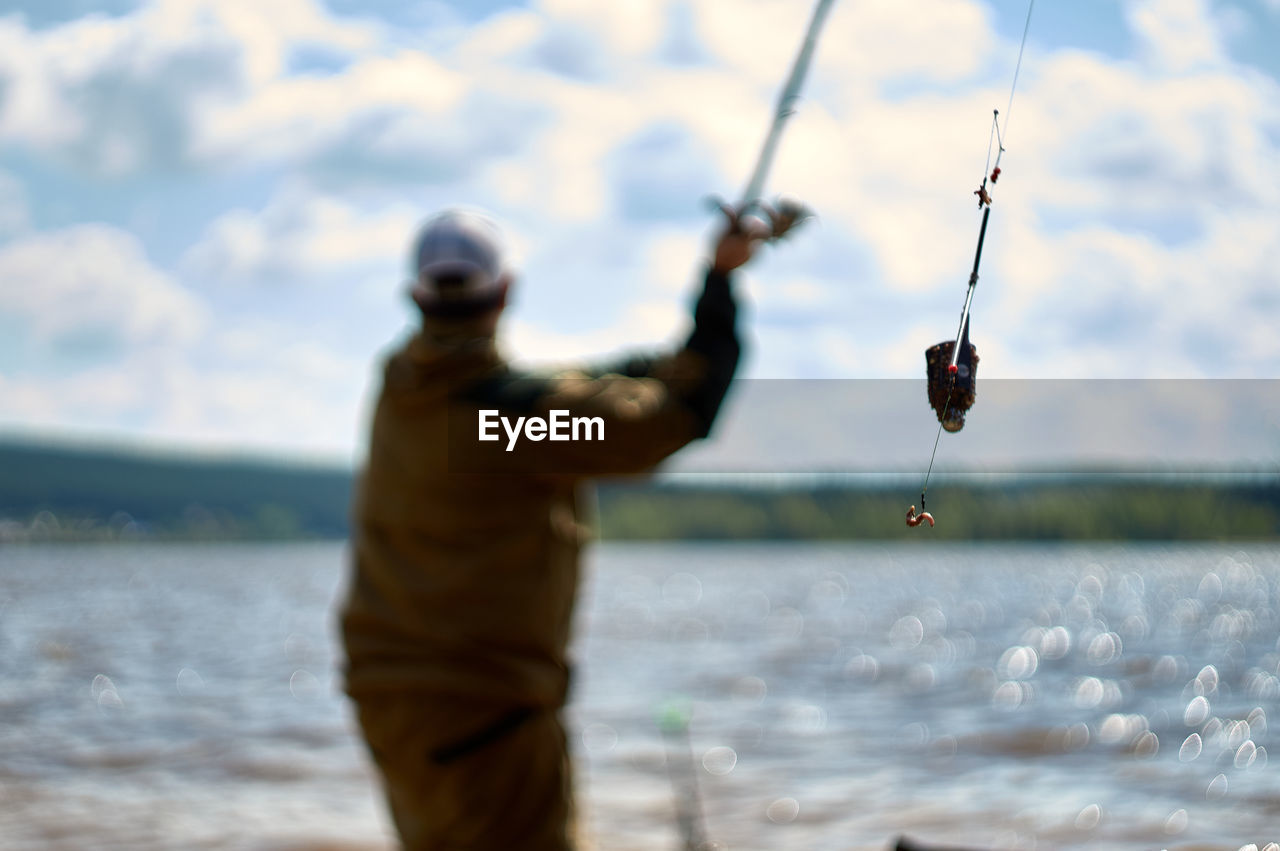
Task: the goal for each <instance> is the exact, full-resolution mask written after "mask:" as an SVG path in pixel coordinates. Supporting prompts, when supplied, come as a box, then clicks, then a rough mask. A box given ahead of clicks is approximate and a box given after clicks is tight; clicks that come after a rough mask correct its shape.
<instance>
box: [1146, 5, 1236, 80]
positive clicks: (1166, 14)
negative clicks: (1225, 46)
mask: <svg viewBox="0 0 1280 851" xmlns="http://www.w3.org/2000/svg"><path fill="white" fill-rule="evenodd" d="M1129 19H1130V23H1131V25H1132V26H1133V29H1134V32H1135V34H1136V35H1137V36H1138V37H1139V38H1140V39H1141V44H1142V49H1143V52H1144V54H1145V55H1146V58H1147V59H1148V60H1149V61H1150V62H1152V63H1154V64H1156V65H1158V66H1159V67H1161V68H1162V69H1164V70H1168V71H1173V72H1182V71H1187V70H1191V69H1193V68H1195V67H1197V66H1203V65H1210V64H1216V63H1218V62H1220V61H1221V60H1222V57H1223V50H1222V33H1221V31H1220V29H1219V25H1218V22H1217V21H1216V20H1215V19H1214V16H1213V10H1212V7H1211V6H1210V5H1209V3H1208V2H1206V0H1143V2H1139V3H1135V4H1134V5H1133V6H1132V7H1130V9H1129Z"/></svg>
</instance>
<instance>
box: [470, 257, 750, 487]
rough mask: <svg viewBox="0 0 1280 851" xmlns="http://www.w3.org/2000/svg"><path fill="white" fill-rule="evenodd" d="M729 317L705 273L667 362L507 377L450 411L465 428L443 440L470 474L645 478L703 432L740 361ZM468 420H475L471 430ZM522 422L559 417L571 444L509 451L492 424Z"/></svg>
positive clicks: (515, 444) (730, 307) (548, 442)
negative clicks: (685, 331)
mask: <svg viewBox="0 0 1280 851" xmlns="http://www.w3.org/2000/svg"><path fill="white" fill-rule="evenodd" d="M736 317H737V307H736V305H735V303H734V299H733V294H732V290H731V284H730V280H729V277H728V276H727V275H723V274H719V273H716V272H713V271H711V272H708V273H707V275H706V279H705V282H704V285H703V288H702V291H701V293H700V295H699V297H698V299H697V302H696V305H695V307H694V316H693V319H694V322H693V330H692V331H691V332H690V334H689V336H688V338H687V340H686V342H685V344H684V346H682V347H681V348H680V349H679V350H677V351H676V352H675V353H674V354H672V355H668V356H666V357H660V358H631V359H629V360H628V361H625V362H622V363H620V364H618V365H617V366H615V367H613V368H612V369H610V370H606V369H595V370H586V371H583V372H577V373H569V374H564V375H559V376H554V377H550V378H541V379H535V378H532V377H528V376H507V377H506V378H505V379H503V380H501V381H499V382H497V383H493V384H491V385H490V386H488V387H485V388H479V392H478V393H472V394H470V397H471V398H470V400H469V401H470V404H468V405H461V406H458V408H457V409H456V410H459V411H461V412H462V417H463V418H462V419H459V420H458V421H457V424H456V425H455V428H454V429H453V430H452V432H453V433H454V434H455V435H457V439H454V438H451V440H450V442H451V444H453V446H452V447H451V455H452V456H453V457H458V458H462V459H465V461H466V465H467V467H468V470H469V471H472V472H495V473H499V472H511V473H535V474H537V473H541V474H547V475H556V476H559V475H568V476H602V475H625V474H632V473H640V472H644V471H647V470H649V469H651V468H652V467H654V466H655V465H656V464H658V463H659V462H661V461H662V460H663V459H665V458H667V457H668V456H670V455H671V454H672V453H674V452H676V451H677V450H679V449H680V448H681V447H683V446H685V445H686V444H688V443H689V442H690V441H692V440H694V439H697V438H701V437H706V436H707V434H708V433H709V432H710V430H711V426H712V424H713V422H714V421H715V418H716V415H717V414H718V412H719V409H720V405H721V403H722V402H723V400H724V398H725V395H726V393H727V392H728V389H729V385H730V382H731V381H732V378H733V374H734V371H735V370H736V368H737V364H738V359H739V356H740V353H741V344H740V342H739V340H738V337H737V331H736V327H735V324H736ZM485 412H488V414H487V422H489V423H491V424H492V427H491V428H490V430H489V435H490V436H489V439H488V440H486V441H485V442H483V443H480V442H478V432H479V430H480V425H479V417H480V416H481V415H484V414H485ZM557 412H559V413H557ZM468 415H469V416H470V417H472V418H474V419H472V420H471V421H470V422H467V421H466V419H465V418H466V417H467V416H468ZM522 416H523V417H537V418H542V419H543V420H546V421H551V419H552V418H553V417H559V419H560V422H561V423H562V424H563V429H562V433H566V434H568V438H567V439H560V440H556V439H553V435H552V434H551V433H548V434H546V435H544V436H542V437H541V438H539V439H530V438H529V437H527V436H525V435H523V434H522V435H520V436H518V437H517V438H516V439H515V440H514V441H513V440H511V435H510V433H509V432H507V431H506V428H507V426H506V425H498V424H497V420H498V418H499V417H503V418H506V420H507V424H508V425H511V424H514V423H516V422H518V421H519V417H522ZM575 423H576V424H577V425H575ZM494 437H496V438H497V439H493V438H494ZM458 450H461V452H460V453H459V452H458Z"/></svg>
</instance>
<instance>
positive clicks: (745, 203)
mask: <svg viewBox="0 0 1280 851" xmlns="http://www.w3.org/2000/svg"><path fill="white" fill-rule="evenodd" d="M833 5H835V0H818V4H817V6H816V7H814V10H813V17H811V18H810V19H809V26H808V27H807V28H806V29H805V34H804V41H803V42H801V44H800V51H799V53H797V54H796V58H795V61H794V62H792V64H791V71H790V72H789V73H788V74H787V79H786V81H785V82H784V83H783V85H782V91H781V92H780V93H779V94H778V102H777V104H776V106H775V107H774V110H773V120H772V121H770V122H769V132H768V133H767V134H765V139H764V145H763V147H761V149H760V155H759V156H758V157H757V158H756V164H755V167H754V168H753V169H752V170H751V177H750V178H749V179H748V180H747V185H746V188H745V189H743V192H742V196H741V197H740V198H739V200H738V203H737V205H736V206H732V207H731V206H729V204H727V203H726V202H724V201H722V200H720V199H718V198H712V199H711V201H712V204H713V206H715V207H716V208H717V209H719V210H720V211H721V212H723V213H724V214H725V217H726V218H727V219H728V220H729V227H730V228H731V229H736V228H738V227H739V222H740V221H741V219H742V217H743V216H744V215H746V214H747V213H749V212H752V211H754V210H759V211H761V212H763V213H764V214H765V216H767V217H768V218H769V220H770V224H771V234H770V239H777V238H779V237H781V236H783V235H784V234H786V233H787V232H788V231H790V230H791V229H792V228H793V227H795V226H796V225H797V224H799V223H800V222H801V221H803V220H804V219H805V218H807V217H808V215H809V214H808V211H807V210H806V209H805V208H804V207H803V206H802V205H800V204H798V203H795V202H792V201H780V202H778V204H777V205H776V209H775V208H774V207H772V206H770V205H768V204H765V203H764V201H763V200H762V198H761V193H762V192H764V184H765V181H766V179H767V178H768V176H769V169H770V168H771V167H772V166H773V160H774V157H775V156H776V155H777V153H778V144H779V142H780V141H781V140H782V131H783V130H784V129H785V127H786V123H787V119H789V118H790V117H791V116H792V115H794V114H795V112H796V110H795V105H796V103H797V102H798V101H799V100H800V90H801V89H802V88H803V87H804V81H805V77H806V76H808V74H809V66H810V65H812V64H813V54H814V51H815V50H816V49H817V46H818V36H819V34H820V33H821V32H822V26H823V24H824V23H825V22H826V20H827V15H828V13H829V12H830V11H831V7H832V6H833ZM691 714H692V713H691V712H690V711H680V710H679V709H677V708H674V707H672V706H668V707H667V708H666V709H665V710H664V711H663V712H661V713H660V717H659V721H658V726H659V728H660V729H661V730H662V735H663V737H664V738H665V739H666V741H667V753H668V758H667V770H668V774H669V775H670V777H671V784H672V787H673V790H674V792H675V796H676V827H677V829H678V830H679V833H680V839H681V842H682V843H683V844H682V849H684V851H702V849H705V848H707V847H708V842H707V839H706V824H705V819H704V818H703V813H702V802H701V798H700V796H699V795H698V777H697V765H696V764H695V762H694V759H693V745H692V742H691V741H690V737H689V722H690V718H691Z"/></svg>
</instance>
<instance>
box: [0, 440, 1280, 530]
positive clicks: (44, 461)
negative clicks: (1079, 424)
mask: <svg viewBox="0 0 1280 851" xmlns="http://www.w3.org/2000/svg"><path fill="white" fill-rule="evenodd" d="M353 480H354V475H353V473H352V472H351V471H350V470H347V469H342V468H337V467H331V468H323V467H315V466H310V465H304V464H293V465H291V464H288V463H287V462H279V461H274V460H273V461H265V460H264V461H255V460H249V459H232V458H228V459H213V458H197V457H183V456H178V455H164V456H161V455H148V454H145V453H141V452H128V451H112V450H101V449H76V448H66V447H53V446H42V445H37V444H17V443H0V543H10V544H12V543H41V542H55V541H56V542H78V541H84V542H110V541H286V540H287V541H307V540H315V541H324V540H342V539H345V538H346V537H347V534H348V511H349V504H350V494H351V487H352V482H353ZM918 487H919V484H918V482H917V481H915V480H914V478H913V477H906V476H901V475H870V474H867V475H857V474H845V475H828V476H816V475H808V476H800V475H797V476H787V475H777V474H771V475H767V476H766V475H752V474H741V475H737V476H728V475H712V474H707V475H698V474H691V473H681V474H675V475H671V476H668V477H665V478H658V479H645V480H629V481H623V482H605V483H603V484H601V485H600V486H599V488H598V494H599V522H598V528H599V532H600V537H601V538H603V539H605V540H695V541H696V540H706V541H729V540H783V541H786V540H814V541H838V540H913V541H924V540H933V539H940V540H951V541H959V540H974V541H985V540H1039V541H1054V540H1064V541H1065V540H1079V541H1086V540H1114V541H1124V540H1135V541H1157V540H1168V541H1191V540H1280V477H1278V476H1277V475H1276V473H1274V472H1268V471H1240V470H1216V471H1213V470H1211V471H1181V472H1179V471H1140V470H1106V469H1092V470H1080V471H1074V472H1066V473H1051V472H1043V471H1027V472H1024V473H1016V472H1004V473H991V472H975V473H972V474H968V475H963V476H961V475H954V474H953V475H951V476H937V477H935V479H934V481H933V482H932V483H931V484H930V490H929V493H928V508H929V510H930V511H931V512H932V513H933V514H934V516H935V517H936V518H937V519H938V525H937V526H936V527H935V528H932V529H929V528H921V529H908V528H906V525H905V522H904V518H905V512H906V509H907V506H908V505H909V504H912V503H918V502H919V496H920V494H919V490H918Z"/></svg>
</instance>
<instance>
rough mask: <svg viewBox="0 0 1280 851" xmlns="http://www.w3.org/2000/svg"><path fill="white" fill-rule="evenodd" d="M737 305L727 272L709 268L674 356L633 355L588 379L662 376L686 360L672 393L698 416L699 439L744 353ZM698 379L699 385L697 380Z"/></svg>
mask: <svg viewBox="0 0 1280 851" xmlns="http://www.w3.org/2000/svg"><path fill="white" fill-rule="evenodd" d="M737 316H738V306H737V303H736V301H735V300H734V297H733V289H732V282H731V279H730V276H729V275H728V274H726V273H722V272H716V271H715V270H713V269H709V270H708V271H707V274H706V278H705V279H704V281H703V286H702V292H701V293H700V294H699V296H698V299H697V301H696V302H695V304H694V309H693V329H692V331H690V332H689V336H688V338H687V339H686V340H685V343H684V346H683V347H682V348H681V349H680V350H678V351H677V352H676V353H675V355H674V356H673V355H670V354H668V355H663V356H644V355H632V356H629V357H627V358H624V359H620V360H617V361H615V362H613V363H611V364H607V365H597V366H595V367H593V368H589V369H587V370H586V371H585V372H584V374H585V375H587V376H589V377H592V378H605V377H608V376H620V377H624V378H651V377H662V376H663V375H664V374H666V373H668V372H669V370H670V367H671V364H672V361H673V359H674V360H677V361H678V360H680V359H682V358H683V359H684V360H685V362H686V363H685V364H684V368H683V369H681V370H680V374H681V375H682V376H683V377H684V380H683V381H682V382H680V383H679V384H678V385H677V386H676V387H674V388H673V389H674V390H675V391H676V398H677V399H678V400H679V401H680V402H681V403H682V404H684V405H685V406H686V407H688V408H689V410H690V411H691V412H692V413H693V414H694V416H695V417H696V418H697V420H698V423H699V426H700V427H699V431H698V434H697V435H695V436H696V437H706V436H707V435H708V434H709V433H710V432H711V426H712V424H713V423H714V422H715V419H716V415H717V414H718V413H719V411H720V405H721V403H722V402H723V401H724V398H725V395H726V394H727V393H728V390H729V385H730V383H731V382H732V380H733V375H734V373H735V372H736V370H737V367H738V361H739V358H740V357H741V354H742V343H741V340H740V338H739V337H738V333H737ZM695 374H696V376H697V377H696V380H695V379H694V375H695Z"/></svg>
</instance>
